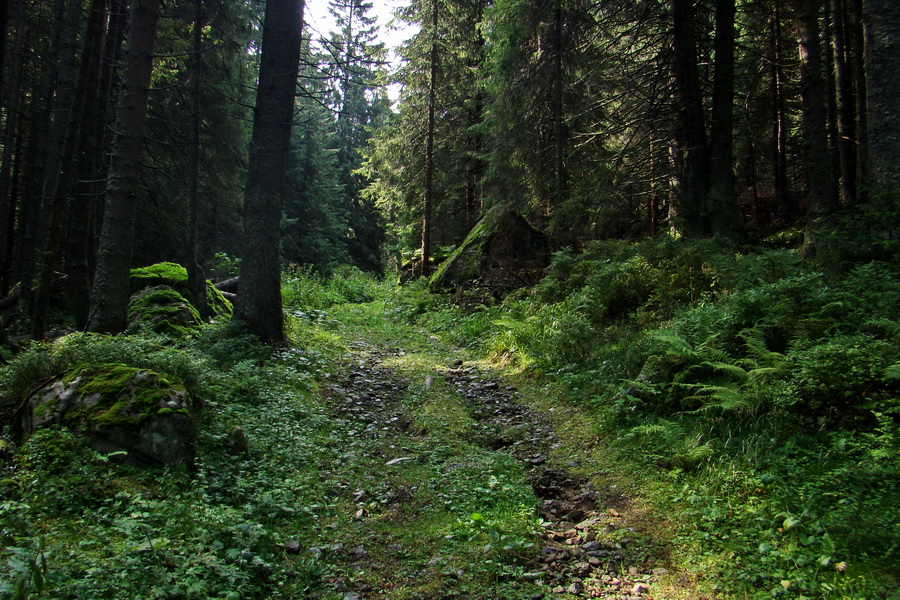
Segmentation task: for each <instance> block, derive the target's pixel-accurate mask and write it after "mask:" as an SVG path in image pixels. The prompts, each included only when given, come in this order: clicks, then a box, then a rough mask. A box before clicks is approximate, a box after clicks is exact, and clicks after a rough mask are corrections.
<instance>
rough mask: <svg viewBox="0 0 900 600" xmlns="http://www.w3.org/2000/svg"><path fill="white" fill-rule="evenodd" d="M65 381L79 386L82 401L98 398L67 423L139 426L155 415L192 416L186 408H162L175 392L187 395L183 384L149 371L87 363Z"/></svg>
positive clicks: (68, 418) (79, 410) (116, 364)
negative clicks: (89, 397)
mask: <svg viewBox="0 0 900 600" xmlns="http://www.w3.org/2000/svg"><path fill="white" fill-rule="evenodd" d="M63 382H64V383H72V384H73V385H76V386H77V390H76V393H77V394H78V395H79V396H80V397H82V398H83V397H85V396H94V397H95V398H94V401H93V402H92V403H90V405H87V406H82V407H81V408H80V409H78V410H73V411H70V412H69V413H67V415H66V418H65V421H66V423H67V424H73V423H93V424H95V425H100V426H103V425H117V424H139V423H142V422H144V421H146V420H147V419H149V418H150V417H152V416H153V415H156V414H165V413H171V412H179V413H182V414H185V415H189V414H190V411H189V410H188V409H186V408H179V409H172V408H170V407H167V406H160V401H162V400H165V399H167V398H169V397H170V396H171V395H172V393H173V392H175V393H178V392H185V388H184V385H183V384H182V383H181V382H180V381H178V380H177V379H175V378H173V377H170V376H167V375H164V374H160V373H156V372H154V371H149V370H147V369H136V368H134V367H128V366H126V365H123V364H118V363H113V364H105V365H88V364H85V365H80V366H78V367H76V368H75V369H73V370H72V371H71V372H70V373H69V374H67V375H66V376H65V377H64V378H63Z"/></svg>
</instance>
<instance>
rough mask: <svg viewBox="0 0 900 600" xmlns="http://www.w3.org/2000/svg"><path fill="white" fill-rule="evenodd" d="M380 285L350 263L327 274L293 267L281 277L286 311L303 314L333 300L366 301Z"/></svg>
mask: <svg viewBox="0 0 900 600" xmlns="http://www.w3.org/2000/svg"><path fill="white" fill-rule="evenodd" d="M383 289H384V285H383V284H382V283H381V282H380V281H379V280H378V279H377V278H376V277H375V276H374V275H372V274H370V273H364V272H362V271H360V270H359V269H356V268H354V267H342V268H341V269H339V270H338V271H337V272H336V273H335V274H334V275H332V276H330V277H325V276H323V275H319V274H317V273H314V272H312V271H311V270H309V269H303V268H294V269H291V270H290V271H289V273H288V275H287V276H286V277H285V278H284V281H283V285H282V292H281V295H282V299H283V301H284V306H285V307H286V308H287V310H288V311H289V312H291V311H292V312H293V313H294V314H297V313H298V312H300V313H303V314H306V312H305V311H323V310H325V309H328V308H330V307H331V306H333V305H335V304H343V303H348V302H349V303H360V302H370V301H372V300H374V299H375V298H376V297H379V296H381V295H382V294H383Z"/></svg>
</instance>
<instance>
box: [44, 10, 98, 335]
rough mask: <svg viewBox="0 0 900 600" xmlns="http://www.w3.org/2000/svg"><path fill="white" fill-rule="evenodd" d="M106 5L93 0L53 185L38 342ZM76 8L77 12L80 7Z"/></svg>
mask: <svg viewBox="0 0 900 600" xmlns="http://www.w3.org/2000/svg"><path fill="white" fill-rule="evenodd" d="M103 4H104V0H93V1H92V3H91V8H90V16H89V19H88V25H87V33H86V35H85V41H84V48H83V49H82V55H81V65H80V67H79V71H78V82H77V84H76V86H75V93H74V96H73V102H72V106H71V109H70V111H69V118H68V124H67V127H66V134H65V138H64V141H63V148H62V153H61V155H60V160H59V165H60V167H59V173H58V174H57V178H56V183H55V186H54V192H53V202H52V204H51V205H50V228H49V230H48V235H47V245H46V247H45V248H44V251H43V256H42V257H41V266H40V273H39V275H40V281H39V283H38V292H37V295H36V296H35V300H34V329H33V331H32V333H33V334H34V337H35V338H36V339H39V338H41V337H43V335H44V332H45V331H46V329H47V315H48V312H49V309H50V287H51V285H52V283H53V272H54V269H55V268H56V267H57V265H58V264H59V263H60V254H61V248H62V242H63V230H64V218H65V213H66V204H67V201H68V200H69V194H70V192H71V191H72V190H73V189H74V185H75V181H76V179H75V176H76V172H75V169H76V163H77V152H76V149H77V148H78V147H79V144H80V140H81V137H82V136H81V133H82V130H83V129H84V118H83V117H84V111H85V107H86V106H87V105H88V94H89V93H90V92H89V83H90V78H91V71H92V64H93V62H94V61H95V59H96V53H97V52H99V48H100V45H99V40H100V39H101V37H102V35H103V21H104V18H103V17H104V10H103V8H104V6H103ZM75 8H76V9H77V7H75ZM72 34H73V35H74V34H75V32H74V31H73V32H72Z"/></svg>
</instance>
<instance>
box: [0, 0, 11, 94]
mask: <svg viewBox="0 0 900 600" xmlns="http://www.w3.org/2000/svg"><path fill="white" fill-rule="evenodd" d="M9 4H10V3H9V2H6V1H4V2H2V6H0V108H2V107H3V104H2V102H3V100H4V93H6V88H4V87H3V83H4V81H5V79H4V78H3V75H4V72H5V69H4V67H5V65H6V30H7V24H8V23H9Z"/></svg>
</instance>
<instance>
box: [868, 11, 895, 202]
mask: <svg viewBox="0 0 900 600" xmlns="http://www.w3.org/2000/svg"><path fill="white" fill-rule="evenodd" d="M864 7H865V19H866V20H865V23H866V34H867V35H866V40H867V44H866V62H865V64H866V75H867V77H866V85H867V93H866V96H865V101H866V104H867V108H868V111H869V113H868V115H867V120H868V124H869V127H868V136H867V139H868V141H869V153H870V156H871V176H872V180H871V183H872V185H873V186H875V187H876V188H877V189H879V190H880V191H881V192H890V193H892V194H895V195H896V194H900V115H898V114H897V106H898V99H900V52H898V49H900V5H898V3H897V2H892V1H891V0H865V2H864ZM861 100H862V99H858V101H861Z"/></svg>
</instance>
